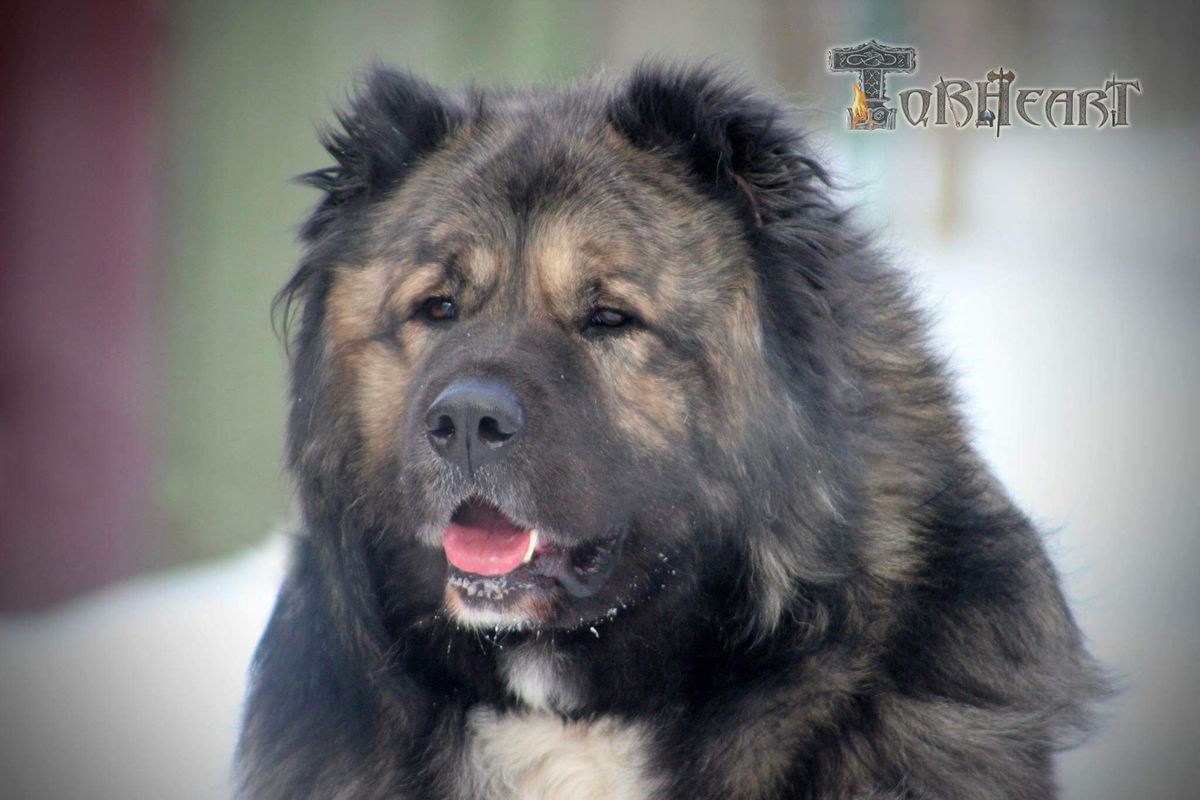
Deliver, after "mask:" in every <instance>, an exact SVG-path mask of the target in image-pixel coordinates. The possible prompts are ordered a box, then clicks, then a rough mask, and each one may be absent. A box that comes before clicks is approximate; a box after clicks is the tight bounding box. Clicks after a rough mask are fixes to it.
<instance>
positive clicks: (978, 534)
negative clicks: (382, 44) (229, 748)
mask: <svg viewBox="0 0 1200 800" xmlns="http://www.w3.org/2000/svg"><path fill="white" fill-rule="evenodd" d="M324 145H325V147H326V149H327V150H328V152H329V154H330V155H331V156H332V157H333V159H334V160H335V162H336V163H335V164H334V166H331V167H329V168H327V169H322V170H319V171H316V172H312V173H310V174H308V175H306V176H304V180H305V181H306V182H307V183H308V184H309V185H311V186H313V187H315V188H316V189H318V190H319V191H320V192H321V193H322V194H321V200H320V201H319V203H318V205H317V206H316V208H315V210H314V211H313V212H312V213H311V216H309V218H308V219H307V221H306V222H305V223H304V225H303V227H302V229H301V238H302V240H303V244H304V255H303V258H302V260H301V262H300V264H299V267H298V269H297V270H296V272H295V274H294V276H293V277H292V278H291V279H290V281H289V282H288V283H287V285H286V286H285V287H284V288H283V290H282V292H281V293H280V296H279V299H278V303H279V304H280V310H281V313H282V316H283V318H284V320H285V323H286V321H287V320H289V319H293V320H294V322H295V323H296V324H294V325H292V327H291V329H290V331H288V332H286V334H285V335H286V337H287V339H288V342H289V344H288V348H289V356H290V364H291V413H290V421H289V430H288V440H289V444H288V461H289V467H290V471H291V474H292V476H293V478H294V482H295V487H296V493H297V496H298V499H299V506H300V508H301V517H302V522H301V525H300V531H299V533H298V535H297V537H296V542H295V552H294V555H293V561H292V564H291V566H290V569H289V572H288V575H287V577H286V580H285V582H284V584H283V587H282V589H281V591H280V594H279V599H278V601H277V605H276V607H275V610H274V612H273V615H272V618H271V620H270V623H269V625H268V627H267V629H266V632H265V633H264V635H263V637H262V641H261V644H260V645H259V648H258V651H257V653H256V656H255V659H254V663H253V667H252V674H251V688H250V690H249V695H248V699H247V704H246V708H245V715H244V724H243V730H242V733H241V739H240V744H239V748H238V754H237V772H238V776H239V785H240V791H241V793H242V796H244V797H247V798H299V797H321V798H334V797H337V798H384V797H387V798H397V797H399V798H445V799H446V800H452V799H453V800H466V799H467V798H486V799H488V800H502V799H508V798H620V799H622V800H624V799H628V800H634V799H635V798H639V799H645V798H688V799H689V800H702V798H723V799H726V800H727V799H729V798H745V799H746V800H750V799H751V798H755V799H759V798H764V799H765V798H812V799H813V800H818V799H819V800H834V798H837V799H839V800H850V799H851V798H859V799H864V800H865V798H877V799H879V800H882V799H883V798H894V799H895V800H900V799H901V798H974V799H975V800H990V799H991V798H997V799H998V798H1048V797H1053V796H1055V793H1056V790H1055V783H1054V776H1053V755H1054V753H1055V752H1056V751H1057V750H1059V749H1061V748H1062V747H1066V746H1069V745H1071V744H1072V743H1074V742H1076V741H1078V740H1079V738H1080V736H1081V735H1082V734H1083V732H1084V731H1086V730H1087V729H1088V727H1089V724H1090V719H1091V717H1092V713H1091V712H1092V709H1093V707H1094V704H1095V703H1096V701H1097V700H1098V699H1100V698H1101V697H1103V695H1104V692H1105V683H1104V679H1103V674H1102V671H1101V670H1100V669H1099V668H1098V667H1097V666H1096V664H1095V663H1094V661H1093V659H1092V658H1091V657H1090V656H1089V654H1088V653H1087V651H1086V648H1085V646H1084V643H1083V640H1082V637H1081V634H1080V631H1079V630H1078V628H1077V626H1076V624H1075V623H1074V621H1073V619H1072V616H1071V614H1070V611H1069V609H1068V607H1067V605H1066V603H1065V602H1064V599H1063V596H1062V592H1061V590H1060V586H1059V581H1058V578H1057V576H1056V573H1055V570H1054V568H1053V566H1052V564H1051V563H1050V561H1049V560H1048V558H1047V555H1046V553H1045V550H1044V547H1043V545H1042V542H1041V539H1040V537H1039V534H1038V532H1037V531H1036V530H1035V528H1034V527H1033V526H1032V525H1031V523H1030V521H1029V520H1028V518H1027V517H1026V516H1025V515H1024V514H1023V513H1022V512H1021V511H1020V510H1019V509H1018V508H1017V507H1016V506H1015V505H1014V504H1013V502H1012V500H1011V499H1009V497H1008V496H1007V495H1006V493H1005V491H1004V489H1003V487H1002V486H1001V485H999V483H998V482H997V480H996V479H995V477H994V476H993V475H992V474H991V472H990V471H989V469H988V468H987V466H986V465H985V464H984V463H983V462H982V460H981V459H980V457H979V456H978V455H977V454H976V453H975V452H974V451H973V450H972V448H971V446H970V444H969V441H968V435H967V431H966V427H965V423H964V420H963V418H962V415H961V412H960V411H959V409H958V404H957V402H956V398H955V392H954V388H953V386H952V383H951V382H950V380H949V378H948V373H947V369H946V367H945V366H944V364H943V363H942V362H941V361H940V360H939V359H938V358H937V357H936V355H935V354H933V353H932V352H931V349H930V347H929V346H928V345H927V343H926V329H927V325H926V322H925V320H924V319H923V318H922V316H921V314H920V313H919V312H918V311H917V309H916V306H915V304H914V302H913V300H912V297H911V295H910V292H909V290H908V289H907V287H906V284H905V281H904V279H903V277H902V276H901V275H900V274H899V273H897V271H895V270H894V269H893V268H892V267H891V266H889V264H888V262H887V259H886V258H885V257H884V255H882V254H881V252H880V251H879V250H878V249H877V248H876V247H875V245H874V244H873V243H872V241H871V239H870V237H869V236H868V235H866V234H864V233H863V232H862V231H861V230H860V229H859V228H857V227H856V225H855V222H854V220H853V218H852V217H851V215H850V213H849V212H848V211H847V210H846V209H845V208H844V207H843V206H842V205H841V204H840V203H839V201H838V199H837V192H836V191H835V189H834V187H833V186H832V185H831V184H832V182H831V180H830V178H829V176H828V174H827V171H826V169H825V168H824V167H823V166H822V165H821V163H820V161H819V159H817V158H816V156H815V155H814V154H813V151H812V148H811V147H810V145H809V143H808V142H807V140H806V138H805V136H804V135H803V133H802V132H801V131H800V130H799V129H798V128H797V126H796V124H795V123H794V122H793V115H792V114H791V112H790V110H789V109H788V108H787V107H786V106H784V105H783V104H781V103H779V102H776V101H774V100H772V99H771V98H770V97H768V96H765V95H763V94H760V93H758V92H756V91H754V90H753V89H752V88H750V87H748V86H746V85H745V84H744V83H742V82H741V81H739V80H737V79H732V78H729V77H727V76H726V75H725V74H724V73H723V72H721V71H720V70H719V69H713V68H708V67H705V68H686V67H678V66H670V65H662V64H655V63H646V64H643V65H642V66H640V67H638V68H636V69H635V70H633V71H632V72H631V73H630V74H629V75H628V76H626V77H624V78H621V79H620V80H607V81H606V80H592V81H581V82H579V83H575V84H571V85H568V86H564V87H554V88H546V89H535V90H521V91H516V90H511V91H510V90H481V89H474V90H470V91H466V92H462V93H458V94H453V93H449V92H446V91H443V90H440V89H438V88H436V87H434V86H431V85H429V84H428V83H426V82H423V81H422V80H420V79H418V78H416V77H414V76H412V75H409V74H406V73H402V72H396V71H391V70H388V69H385V68H382V67H379V68H375V69H374V70H373V71H371V72H370V73H369V74H368V76H367V77H366V78H365V80H364V82H363V85H362V87H361V88H360V90H359V92H358V94H357V96H356V98H355V99H354V100H353V101H352V102H351V103H350V104H349V106H348V107H347V108H346V109H345V110H344V111H343V112H342V113H341V114H340V115H339V118H338V123H337V125H336V126H335V127H333V128H331V129H330V130H329V131H328V132H327V133H326V134H325V136H324Z"/></svg>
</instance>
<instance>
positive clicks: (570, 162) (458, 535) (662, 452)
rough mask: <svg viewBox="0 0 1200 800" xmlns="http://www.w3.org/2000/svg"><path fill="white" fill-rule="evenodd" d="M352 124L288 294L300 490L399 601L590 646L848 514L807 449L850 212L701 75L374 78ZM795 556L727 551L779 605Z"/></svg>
mask: <svg viewBox="0 0 1200 800" xmlns="http://www.w3.org/2000/svg"><path fill="white" fill-rule="evenodd" d="M340 123H341V124H340V127H339V128H338V129H337V130H335V131H332V132H330V133H329V134H328V136H327V138H326V146H327V148H328V150H329V152H330V153H331V154H332V155H333V156H334V157H335V159H336V161H337V165H336V166H334V167H332V168H329V169H326V170H322V171H319V172H316V173H313V174H311V175H309V176H306V177H307V180H308V182H309V183H311V184H313V185H315V186H317V187H318V188H320V189H321V190H322V191H323V192H324V193H325V195H324V198H323V200H322V201H321V202H320V204H319V206H318V207H317V209H316V211H315V212H314V213H313V215H312V217H311V218H310V219H309V221H308V222H307V224H306V226H305V228H304V230H303V238H304V240H305V243H306V246H307V247H306V254H305V258H304V261H303V262H302V264H301V267H300V269H299V271H298V272H297V274H296V276H295V277H294V278H293V279H292V281H291V282H290V283H289V285H288V286H287V287H285V290H284V292H283V293H282V294H281V297H282V298H283V299H284V301H285V304H286V303H290V302H292V301H293V300H299V301H300V302H301V303H302V305H303V309H304V311H303V318H302V324H301V327H300V329H299V331H298V332H297V334H296V336H295V337H294V340H293V354H292V356H293V362H292V365H293V407H292V415H291V425H290V454H291V466H292V469H293V472H294V473H295V475H296V478H297V484H298V488H299V491H300V494H301V498H302V501H303V506H304V509H305V513H306V515H307V516H308V517H309V518H310V523H316V526H315V527H317V528H319V529H322V530H326V531H329V532H330V533H329V534H327V535H337V536H340V537H342V539H343V540H345V541H352V542H354V543H355V544H356V546H358V545H361V546H363V547H368V548H370V549H371V550H372V553H373V556H372V559H371V560H372V566H373V568H374V572H375V574H374V579H375V580H376V581H377V582H378V583H379V585H380V586H381V587H383V590H384V591H386V592H387V593H388V599H387V601H386V602H390V603H393V604H397V605H403V606H405V607H406V608H408V609H410V610H412V611H413V612H415V613H418V614H420V613H430V614H432V613H437V612H438V611H439V610H446V611H448V612H449V614H450V615H451V616H452V617H453V618H454V619H455V620H456V621H457V622H459V623H460V624H465V625H475V626H487V627H489V628H490V627H494V626H498V627H504V628H538V629H556V628H570V627H578V626H581V625H590V624H592V623H593V622H594V621H595V620H597V619H601V618H603V617H604V616H606V615H610V614H615V613H619V610H620V609H622V608H625V607H627V606H630V605H634V604H638V603H642V602H645V601H646V600H647V599H648V598H651V597H653V596H654V595H655V594H656V593H657V592H659V591H661V590H662V589H664V588H665V587H667V586H668V585H669V584H670V583H672V582H673V581H677V580H682V579H679V578H676V577H675V576H677V575H678V573H679V570H678V569H677V567H679V566H680V565H682V564H685V563H686V564H689V565H692V566H689V569H688V570H687V574H688V575H689V576H691V577H690V578H689V579H690V580H699V579H700V578H699V577H697V576H699V575H702V573H703V571H702V570H699V571H698V570H697V569H695V568H694V564H695V562H696V561H697V560H698V558H699V553H701V551H702V550H706V551H707V552H708V553H710V554H711V553H718V552H722V547H724V546H725V545H724V544H722V541H723V540H722V537H725V536H727V534H728V533H729V532H730V531H735V530H737V531H746V530H749V529H750V528H754V527H755V526H754V525H751V524H750V521H751V520H755V521H759V522H762V521H763V520H769V519H771V518H775V519H782V518H784V517H787V516H788V515H793V514H796V513H807V514H810V515H813V514H828V515H832V514H834V513H835V511H834V509H833V507H832V506H833V500H832V499H831V498H832V493H831V491H830V490H829V489H828V486H830V485H832V482H834V481H835V480H836V476H835V475H832V474H830V470H829V469H825V470H824V471H823V470H822V469H821V466H820V464H821V462H820V460H819V459H817V458H815V457H813V458H808V456H806V454H812V453H816V452H819V451H824V452H828V451H830V449H831V448H832V449H834V450H836V447H837V442H836V441H833V440H834V439H835V438H836V430H837V426H836V425H823V424H822V422H823V420H822V418H821V415H822V414H823V413H825V411H827V410H828V409H829V408H830V407H831V403H830V398H829V397H828V393H829V392H830V391H831V389H830V388H829V387H831V386H835V385H836V380H833V377H834V376H835V374H836V371H837V369H838V366H837V364H836V363H834V359H831V358H829V357H828V355H827V351H828V347H826V346H825V344H824V343H823V342H822V338H821V337H822V333H821V331H820V327H821V325H822V319H823V318H824V317H823V304H824V303H826V302H827V300H826V299H825V298H823V297H822V296H821V291H820V289H821V281H822V276H821V274H820V264H821V263H822V260H823V259H824V258H825V256H826V255H827V254H826V253H823V252H822V247H824V246H826V245H827V244H828V241H829V240H830V237H831V236H832V234H831V233H830V232H831V230H833V229H834V228H835V227H836V219H835V218H836V215H837V212H836V210H835V209H834V208H833V206H832V205H831V204H830V203H829V201H828V200H827V199H826V196H825V194H824V193H823V192H822V191H821V188H820V186H819V184H820V183H821V182H822V181H823V176H822V175H821V173H820V170H819V168H817V167H816V166H815V165H814V163H813V162H812V161H810V160H809V159H808V158H806V157H804V156H803V155H802V152H803V150H802V148H801V147H800V142H799V140H798V138H797V137H796V135H795V134H794V133H793V132H792V129H791V128H790V127H789V126H788V125H786V124H785V123H784V122H783V120H782V112H781V111H780V110H779V109H778V108H776V107H775V106H773V105H771V104H770V103H768V102H765V101H761V100H759V99H757V98H755V97H754V96H753V95H750V94H748V93H746V92H744V91H741V90H740V89H738V88H736V87H735V86H732V85H730V84H728V83H727V82H725V81H723V80H722V79H721V78H719V77H718V76H715V75H714V74H712V73H711V72H673V71H669V70H668V71H663V70H658V69H643V70H641V71H639V72H637V73H635V74H634V76H633V77H632V78H630V79H629V80H627V81H626V82H624V83H623V84H622V85H620V86H617V87H609V86H597V85H587V86H579V87H574V88H569V89H566V90H563V91H561V92H556V93H549V94H524V95H505V94H476V95H469V96H466V97H461V98H460V97H450V96H447V95H445V94H443V93H441V92H439V91H438V90H436V89H434V88H432V87H430V86H428V85H426V84H424V83H421V82H419V81H416V80H414V79H412V78H411V77H408V76H405V75H402V74H398V73H394V72H388V71H377V72H375V73H373V74H372V75H371V76H370V77H369V79H368V80H367V82H366V85H365V88H364V90H363V91H362V92H361V94H360V95H359V97H358V99H357V100H356V101H355V102H354V104H353V105H352V107H351V108H350V109H349V110H348V112H347V113H345V114H344V115H343V116H342V117H341V120H340ZM798 243H799V244H798ZM798 246H799V247H800V249H799V250H797V247H798ZM784 249H786V250H787V259H786V265H785V264H784V263H783V259H782V257H780V258H779V259H778V263H776V260H773V258H774V254H775V252H776V251H780V252H782V251H783V250H784ZM824 316H827V314H826V315H824ZM761 527H765V528H768V529H769V525H763V526H761ZM763 535H769V533H766V534H763ZM818 546H819V545H818ZM789 548H790V549H789ZM789 548H780V547H776V546H771V545H770V544H769V543H764V542H758V543H756V542H739V543H737V544H736V546H734V547H733V548H732V550H731V552H734V553H738V554H744V555H745V558H746V560H745V563H744V565H743V566H742V567H741V568H743V569H745V570H746V571H747V572H748V573H753V574H752V575H750V576H748V577H747V580H752V579H754V578H755V576H757V577H760V578H762V579H763V580H765V581H768V582H769V581H771V580H773V579H776V578H778V577H779V575H780V574H781V573H782V572H783V571H785V570H787V569H790V568H791V567H793V566H795V565H792V564H789V563H785V562H787V561H788V559H794V558H799V557H801V556H800V555H797V553H799V552H800V551H799V550H797V548H795V547H792V546H789ZM801 549H802V548H801ZM708 557H709V558H710V559H711V555H710V556H708ZM722 566H724V567H729V566H730V565H719V564H718V565H714V567H722ZM768 593H769V592H768ZM767 600H768V602H770V598H767ZM775 610H776V611H777V609H775Z"/></svg>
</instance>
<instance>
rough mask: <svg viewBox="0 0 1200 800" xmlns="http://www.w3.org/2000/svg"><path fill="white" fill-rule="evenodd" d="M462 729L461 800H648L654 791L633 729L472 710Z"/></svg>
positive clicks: (642, 742)
mask: <svg viewBox="0 0 1200 800" xmlns="http://www.w3.org/2000/svg"><path fill="white" fill-rule="evenodd" d="M468 726H469V729H470V730H469V734H470V741H469V744H468V753H467V764H466V768H467V772H468V780H467V783H468V784H469V787H464V788H465V789H466V791H465V792H463V793H462V794H461V797H463V798H464V800H465V798H467V797H471V798H480V799H482V798H487V800H576V798H578V800H591V799H592V798H606V799H607V800H646V798H649V797H650V796H651V795H652V794H653V793H654V790H655V789H656V788H657V782H656V781H655V780H654V779H653V777H652V775H651V773H650V771H649V769H648V745H649V741H648V739H647V736H646V733H645V731H644V730H643V729H642V728H641V727H640V726H638V725H634V724H628V723H621V722H618V721H617V720H615V719H611V718H601V719H598V720H593V721H590V722H564V721H563V720H562V719H561V718H560V717H558V716H555V715H553V714H547V713H544V712H540V711H527V712H518V713H513V714H498V713H497V712H495V711H493V710H492V709H489V708H483V707H477V708H474V709H472V710H471V711H470V712H469V714H468Z"/></svg>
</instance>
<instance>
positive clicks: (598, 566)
mask: <svg viewBox="0 0 1200 800" xmlns="http://www.w3.org/2000/svg"><path fill="white" fill-rule="evenodd" d="M624 538H625V534H624V531H616V532H613V533H612V534H609V535H606V536H602V537H600V538H597V539H592V540H590V541H586V542H582V543H578V544H573V545H567V544H563V543H559V542H556V541H554V539H553V537H552V536H549V535H547V534H546V533H544V532H542V531H540V530H538V529H537V528H536V527H533V528H526V527H522V526H520V525H518V524H517V523H514V522H513V521H512V520H510V519H509V518H508V517H506V516H505V515H504V514H503V512H501V511H500V509H498V508H497V507H496V506H495V505H493V504H491V503H489V502H487V501H485V500H481V499H478V498H475V499H471V500H468V501H466V502H464V503H463V504H461V505H460V506H459V507H458V509H457V510H456V511H455V512H454V515H453V516H452V517H451V518H450V522H449V524H447V525H446V528H445V530H444V531H443V532H442V548H443V550H444V551H445V553H446V561H448V562H449V564H450V585H451V586H452V587H454V588H456V589H458V590H459V591H460V593H461V594H462V595H463V596H464V597H465V598H470V599H482V600H492V601H497V602H499V601H504V600H507V599H508V598H509V597H510V596H511V595H513V594H514V593H519V592H529V591H538V590H540V591H549V590H552V589H553V588H554V586H555V584H557V585H558V586H561V587H562V588H563V589H564V590H565V591H566V592H567V593H568V594H569V595H571V596H572V597H576V598H582V597H590V596H592V595H594V594H596V593H597V592H599V591H600V588H601V587H602V586H603V585H604V582H605V581H606V580H607V579H608V576H609V575H610V574H611V573H612V570H613V567H614V565H615V564H616V561H617V558H618V557H619V556H620V551H621V544H622V543H623V542H624Z"/></svg>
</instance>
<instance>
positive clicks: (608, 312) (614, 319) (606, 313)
mask: <svg viewBox="0 0 1200 800" xmlns="http://www.w3.org/2000/svg"><path fill="white" fill-rule="evenodd" d="M630 322H633V317H632V316H630V315H629V314H626V313H625V312H624V311H618V310H617V309H615V308H608V307H605V306H601V307H600V308H596V309H593V310H592V316H591V317H590V318H589V319H588V327H589V328H623V327H625V326H626V325H628V324H629V323H630Z"/></svg>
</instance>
